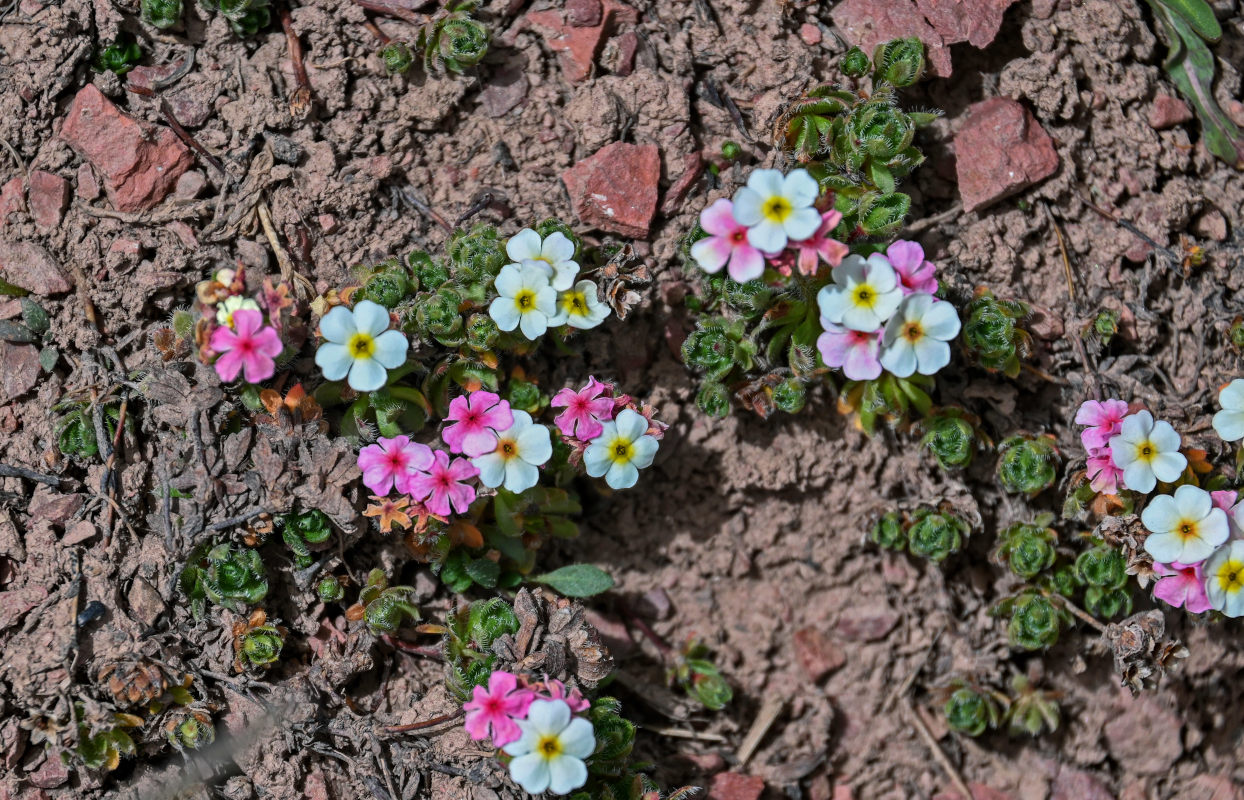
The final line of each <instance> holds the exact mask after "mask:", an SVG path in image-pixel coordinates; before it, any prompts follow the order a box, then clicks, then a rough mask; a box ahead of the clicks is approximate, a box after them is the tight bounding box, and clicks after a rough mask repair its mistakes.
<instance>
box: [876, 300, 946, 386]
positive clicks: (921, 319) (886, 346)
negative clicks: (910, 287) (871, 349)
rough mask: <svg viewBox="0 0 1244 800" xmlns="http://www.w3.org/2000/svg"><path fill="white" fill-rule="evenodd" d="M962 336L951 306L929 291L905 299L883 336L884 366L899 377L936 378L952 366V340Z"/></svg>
mask: <svg viewBox="0 0 1244 800" xmlns="http://www.w3.org/2000/svg"><path fill="white" fill-rule="evenodd" d="M958 335H959V315H958V314H956V313H955V307H954V306H952V305H951V304H950V303H943V302H940V301H939V300H937V298H935V297H934V296H933V295H931V294H928V293H927V292H915V293H913V294H909V295H907V297H905V298H903V302H902V304H900V305H899V307H898V312H897V313H895V315H894V316H893V317H891V318H890V321H889V322H888V323H886V326H885V333H884V334H882V336H881V366H883V367H885V368H886V369H888V370H889V371H890V372H891V373H893V374H894V375H897V376H898V377H900V378H906V377H909V376H910V375H911V374H912V373H913V372H919V373H920V374H921V375H934V374H936V373H937V371H938V370H939V369H941V368H942V367H944V366H946V365H947V364H949V363H950V345H949V344H947V342H949V341H950V340H951V339H953V338H955V337H956V336H958Z"/></svg>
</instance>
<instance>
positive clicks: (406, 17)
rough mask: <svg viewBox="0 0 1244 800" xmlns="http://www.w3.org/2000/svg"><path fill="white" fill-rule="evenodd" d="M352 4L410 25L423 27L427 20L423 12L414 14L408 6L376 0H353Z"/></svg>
mask: <svg viewBox="0 0 1244 800" xmlns="http://www.w3.org/2000/svg"><path fill="white" fill-rule="evenodd" d="M354 4H355V5H356V6H358V7H359V8H365V9H367V10H368V11H373V12H375V13H377V14H383V15H385V16H386V17H393V18H394V19H400V20H402V21H403V22H409V23H410V24H411V25H418V26H419V27H423V26H424V25H425V24H427V21H428V18H427V17H426V16H424V15H423V14H416V13H415V12H413V11H411V10H410V9H409V8H403V7H401V6H395V5H390V4H388V3H383V2H377V0H354Z"/></svg>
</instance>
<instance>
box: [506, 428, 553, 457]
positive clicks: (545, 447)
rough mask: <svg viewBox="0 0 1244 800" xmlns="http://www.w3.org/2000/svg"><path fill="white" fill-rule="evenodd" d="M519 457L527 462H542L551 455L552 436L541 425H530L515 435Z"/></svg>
mask: <svg viewBox="0 0 1244 800" xmlns="http://www.w3.org/2000/svg"><path fill="white" fill-rule="evenodd" d="M515 442H516V444H517V445H518V455H519V458H521V459H523V460H524V461H526V462H527V463H529V464H543V463H544V462H546V461H548V460H549V459H550V458H551V457H552V456H553V443H552V437H551V436H550V435H549V429H548V428H546V427H544V426H543V425H532V426H531V427H530V428H527V429H526V430H524V431H523V432H522V433H520V434H518V436H517V437H515Z"/></svg>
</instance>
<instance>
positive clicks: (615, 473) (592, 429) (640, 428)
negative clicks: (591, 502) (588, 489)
mask: <svg viewBox="0 0 1244 800" xmlns="http://www.w3.org/2000/svg"><path fill="white" fill-rule="evenodd" d="M549 405H551V406H553V407H554V408H563V409H565V410H564V411H562V412H561V413H560V414H558V415H557V417H556V418H555V419H554V420H553V423H554V424H555V425H556V426H557V429H558V430H559V431H560V432H561V434H562V440H563V441H564V442H565V443H566V444H567V445H569V446H570V448H571V451H572V452H573V453H575V454H577V455H580V457H581V458H582V460H583V466H584V468H586V470H587V474H588V475H591V476H592V477H593V478H602V477H603V478H604V479H605V483H607V484H608V485H609V486H610V487H611V488H613V489H629V488H630V487H632V486H634V485H635V482H636V481H638V480H639V470H641V469H643V468H645V467H647V466H649V465H651V464H652V459H653V457H654V456H655V455H656V452H657V448H658V447H659V446H660V445H659V440H660V439H661V437H662V436H664V435H665V428H666V426H665V424H664V423H661V422H657V421H655V420H654V419H653V413H654V412H653V409H652V408H651V407H642V408H639V409H638V410H637V409H636V408H634V407H633V406H634V403H633V401H632V400H631V398H630V396H628V395H617V396H615V394H614V388H613V386H612V385H610V384H606V383H601V382H600V381H598V380H596V378H594V377H589V378H588V382H587V385H586V386H584V387H583V388H582V389H579V390H578V391H575V390H574V389H570V388H566V389H562V390H561V391H560V392H558V393H557V394H556V395H554V396H553V399H552V401H551V402H550V403H549Z"/></svg>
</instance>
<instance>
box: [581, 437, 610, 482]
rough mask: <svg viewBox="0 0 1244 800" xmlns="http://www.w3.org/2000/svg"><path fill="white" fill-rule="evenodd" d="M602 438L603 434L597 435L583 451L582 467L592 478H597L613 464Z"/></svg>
mask: <svg viewBox="0 0 1244 800" xmlns="http://www.w3.org/2000/svg"><path fill="white" fill-rule="evenodd" d="M604 439H605V437H604V436H603V435H602V436H599V437H597V438H596V440H595V441H593V442H592V443H591V444H589V445H588V446H587V449H586V450H584V451H583V468H584V469H586V470H587V474H588V475H590V476H591V477H593V478H599V477H600V476H602V475H604V474H605V473H606V472H608V471H609V467H611V466H612V465H613V459H612V458H610V457H609V447H608V446H607V444H606V443H605V441H604Z"/></svg>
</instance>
